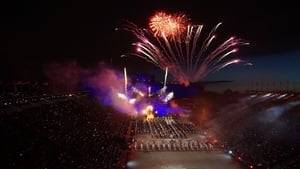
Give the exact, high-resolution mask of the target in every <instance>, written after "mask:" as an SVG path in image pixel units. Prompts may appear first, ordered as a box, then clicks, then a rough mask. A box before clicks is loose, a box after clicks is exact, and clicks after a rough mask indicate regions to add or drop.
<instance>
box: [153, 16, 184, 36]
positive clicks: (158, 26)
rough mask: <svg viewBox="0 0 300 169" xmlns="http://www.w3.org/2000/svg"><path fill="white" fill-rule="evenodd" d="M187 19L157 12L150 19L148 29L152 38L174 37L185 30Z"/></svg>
mask: <svg viewBox="0 0 300 169" xmlns="http://www.w3.org/2000/svg"><path fill="white" fill-rule="evenodd" d="M187 21H188V19H187V17H186V16H185V15H184V14H176V15H170V14H166V13H165V12H157V13H156V14H155V15H154V16H152V17H151V18H150V22H149V27H150V29H151V30H152V31H153V34H154V36H160V37H163V36H166V37H171V36H176V35H180V34H181V33H182V32H184V31H185V29H186V24H187Z"/></svg>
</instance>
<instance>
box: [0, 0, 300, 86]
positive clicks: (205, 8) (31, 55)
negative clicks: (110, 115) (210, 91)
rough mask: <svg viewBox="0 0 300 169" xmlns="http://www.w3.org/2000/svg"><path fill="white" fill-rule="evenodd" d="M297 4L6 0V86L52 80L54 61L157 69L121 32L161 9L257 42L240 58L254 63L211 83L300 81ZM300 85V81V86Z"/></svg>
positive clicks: (2, 70) (2, 31) (2, 32)
mask: <svg viewBox="0 0 300 169" xmlns="http://www.w3.org/2000/svg"><path fill="white" fill-rule="evenodd" d="M297 6H298V5H297V4H296V1H290V2H289V1H287V0H286V1H270V2H269V3H267V2H264V3H261V1H254V0H251V1H230V0H229V1H223V2H219V1H209V2H206V1H203V2H201V1H180V2H177V1H147V2H144V1H128V2H127V1H121V2H119V1H108V2H105V1H100V0H98V1H36V0H34V1H24V0H21V1H6V2H1V5H0V13H1V16H0V20H1V22H0V24H1V25H0V38H1V40H0V42H1V45H0V55H1V62H0V63H1V65H0V77H1V78H0V82H1V81H2V82H5V81H12V80H31V81H32V80H40V79H44V74H43V69H45V67H47V65H48V64H49V63H53V62H58V63H67V62H70V61H76V62H77V63H78V64H79V66H81V67H86V68H88V67H92V66H94V65H95V64H96V63H98V62H100V61H105V62H108V63H112V64H113V65H114V66H115V67H116V68H121V67H124V66H126V67H130V68H132V71H139V70H140V67H137V66H136V65H139V66H140V65H144V66H143V69H142V70H141V71H145V70H146V69H148V68H149V69H150V68H151V67H152V66H153V65H149V64H148V63H146V62H145V61H143V60H140V59H138V58H136V59H133V58H130V59H127V60H124V59H121V58H120V56H121V55H122V54H124V53H128V52H130V51H132V50H133V47H132V46H131V43H132V42H133V36H132V35H131V34H130V33H128V32H120V31H115V28H116V27H118V26H120V23H121V22H122V20H124V19H126V20H130V21H132V22H134V23H136V24H137V25H138V26H140V27H145V28H147V26H148V19H149V17H150V16H151V15H153V13H154V12H156V11H165V12H169V13H176V12H184V13H186V14H187V16H188V17H189V18H190V19H191V21H192V22H193V23H195V24H196V23H199V24H200V23H201V24H205V26H207V27H210V28H212V27H213V26H215V25H216V24H217V23H218V22H223V25H222V27H221V28H220V30H221V32H222V33H224V34H225V35H228V36H231V35H236V36H238V37H240V38H243V39H247V40H249V41H250V43H251V44H250V45H249V46H243V47H241V48H240V51H239V52H238V53H237V54H235V55H238V57H239V58H241V59H243V60H247V61H249V62H251V63H252V64H253V66H239V65H233V66H231V67H227V68H225V69H224V70H222V71H220V72H217V73H214V74H212V75H211V76H209V77H207V78H206V79H205V80H252V81H260V80H266V79H267V80H272V81H280V80H282V81H286V80H290V81H300V79H299V77H300V76H298V75H299V74H300V68H299V67H300V41H299V38H300V31H299V30H300V26H298V20H299V18H300V13H299V9H298V8H297ZM299 83H300V82H299Z"/></svg>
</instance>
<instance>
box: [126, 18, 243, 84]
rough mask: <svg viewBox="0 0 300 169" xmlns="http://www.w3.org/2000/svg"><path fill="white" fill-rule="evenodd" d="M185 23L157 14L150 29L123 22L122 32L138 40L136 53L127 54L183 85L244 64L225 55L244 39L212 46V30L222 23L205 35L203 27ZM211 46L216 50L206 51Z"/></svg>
mask: <svg viewBox="0 0 300 169" xmlns="http://www.w3.org/2000/svg"><path fill="white" fill-rule="evenodd" d="M186 21H187V19H186V18H185V15H182V14H181V15H169V14H165V13H157V14H156V15H154V16H153V17H152V18H151V19H150V29H151V30H150V29H144V28H139V27H138V26H137V25H135V24H134V23H131V22H126V24H125V25H124V26H123V29H124V30H127V31H130V32H132V33H133V34H134V35H135V36H136V37H137V38H138V40H139V41H138V42H136V43H132V45H134V46H136V49H137V52H136V53H130V54H128V55H134V56H137V57H140V58H142V59H144V60H145V61H148V62H150V63H152V64H154V65H156V66H157V67H159V68H160V69H162V70H165V69H166V68H168V72H169V73H170V74H171V76H172V77H173V78H174V79H175V80H176V81H178V82H179V83H181V84H185V85H186V86H187V85H189V83H190V82H197V81H200V80H201V79H203V78H204V77H206V76H207V75H208V74H210V73H212V72H216V71H219V70H221V69H223V68H225V67H227V66H229V65H231V64H236V63H240V62H244V61H243V60H240V59H237V58H231V59H230V58H229V55H231V54H232V53H235V52H237V50H238V49H237V47H238V46H241V45H248V44H249V43H248V42H246V41H245V40H243V39H239V38H236V37H230V38H228V39H227V40H225V41H224V42H223V43H220V44H216V42H215V39H216V31H217V29H218V28H219V27H220V25H221V24H222V23H218V24H217V25H216V26H215V27H213V29H212V30H211V31H210V32H209V33H208V35H207V36H202V34H203V33H202V32H203V29H204V25H186ZM174 25H175V26H174ZM213 43H214V46H217V47H216V48H214V49H210V46H212V44H213Z"/></svg>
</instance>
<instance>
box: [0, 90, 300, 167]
mask: <svg viewBox="0 0 300 169" xmlns="http://www.w3.org/2000/svg"><path fill="white" fill-rule="evenodd" d="M31 89H32V88H31ZM4 93H5V92H2V94H1V100H0V105H1V106H0V110H1V111H0V112H1V113H0V115H1V119H0V126H1V127H0V130H1V133H2V138H1V153H2V154H1V156H2V159H1V168H5V169H15V168H26V169H27V168H28V169H29V168H30V169H35V168H48V169H49V168H66V169H71V168H72V169H84V168H86V169H99V168H104V169H105V168H111V169H121V168H139V167H132V166H131V165H130V164H131V162H132V160H133V159H134V158H136V159H140V160H142V161H143V160H144V159H143V158H144V157H147V156H144V154H143V153H147V154H149V155H151V154H152V157H151V158H153V159H154V157H159V158H163V157H164V156H160V155H159V153H163V154H164V155H166V154H168V157H171V156H172V154H176V153H177V154H178V153H179V154H180V153H181V155H182V156H185V157H182V158H183V159H185V160H186V161H189V160H191V158H189V159H187V158H186V156H195V157H197V158H198V156H199V155H201V157H205V158H208V155H209V154H210V155H213V154H214V153H218V154H223V155H224V156H225V155H226V156H229V157H230V158H231V159H232V160H233V161H234V162H236V163H238V164H239V165H240V166H241V167H242V168H264V169H265V168H270V169H277V168H278V169H279V168H281V169H293V168H299V161H300V150H299V142H300V140H299V138H300V137H299V132H298V131H299V129H300V126H299V124H300V123H299V120H300V119H299V110H300V96H299V94H297V93H263V92H260V93H243V94H238V93H231V95H230V93H225V94H213V93H209V92H202V93H200V94H198V95H197V96H192V97H189V98H187V97H184V98H182V99H177V100H176V101H177V102H178V104H179V105H180V106H183V107H185V108H188V107H189V108H190V109H191V110H192V112H191V114H190V115H189V116H181V115H180V114H173V115H168V116H165V117H155V118H152V119H148V120H147V119H144V118H141V117H139V118H137V117H131V116H128V115H126V114H122V113H120V112H118V111H116V110H115V109H114V108H112V107H110V106H106V105H103V104H101V103H99V101H98V100H97V99H96V98H94V97H93V96H91V95H90V94H89V93H88V92H87V91H76V92H71V93H60V94H57V93H56V94H53V93H43V94H39V92H36V94H34V95H24V94H22V93H21V94H18V95H15V94H14V93H11V94H10V95H7V94H4ZM8 96H9V97H8ZM12 96H13V97H12ZM224 98H227V99H224ZM228 98H230V99H229V100H228ZM199 101H200V102H199ZM207 105H209V106H207ZM198 109H199V110H200V109H201V111H198V112H197V110H198ZM204 110H205V111H204ZM204 112H205V113H207V112H210V113H209V115H208V116H207V117H206V119H205V120H203V119H201V118H198V117H199V116H198V115H195V113H196V114H203V113H204ZM193 113H194V114H193ZM137 155H138V156H137ZM142 157H143V158H142ZM174 157H175V156H174ZM141 158H142V159H141ZM148 160H149V159H148ZM176 160H177V161H172V160H169V163H172V162H173V163H176V162H178V161H180V160H178V159H177V157H176ZM197 160H198V161H199V160H203V159H197ZM158 163H159V162H158ZM165 163H166V161H164V164H165ZM182 163H184V162H182ZM184 164H185V163H184ZM195 165H196V167H200V166H197V165H201V164H199V163H195V164H194V167H195ZM205 165H208V164H205ZM146 166H147V165H145V164H143V165H141V166H140V167H143V168H145V167H146ZM219 167H220V166H219Z"/></svg>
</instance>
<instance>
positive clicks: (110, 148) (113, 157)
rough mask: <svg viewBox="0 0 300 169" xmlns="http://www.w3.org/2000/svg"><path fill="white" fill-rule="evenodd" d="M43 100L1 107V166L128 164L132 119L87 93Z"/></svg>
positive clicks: (89, 168)
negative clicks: (100, 102)
mask: <svg viewBox="0 0 300 169" xmlns="http://www.w3.org/2000/svg"><path fill="white" fill-rule="evenodd" d="M41 98H44V96H41V97H40V98H38V99H39V100H37V101H35V102H31V101H30V100H28V104H26V106H24V104H20V103H16V102H13V103H11V104H10V105H6V107H4V108H3V107H2V109H1V118H0V119H1V121H0V126H1V127H0V130H1V134H2V138H1V154H2V159H1V161H2V162H1V168H6V169H15V168H28V169H29V168H30V169H35V168H47V169H50V168H53V169H57V168H66V169H71V168H72V169H77V168H78V169H81V168H82V169H84V168H86V169H99V168H103V169H105V168H113V169H118V168H124V166H125V163H126V155H127V153H128V151H129V148H128V141H129V140H130V139H131V138H130V137H131V130H130V129H129V126H130V123H131V119H130V117H128V116H125V115H122V114H120V113H117V112H116V111H115V110H113V109H112V108H110V107H107V106H104V105H100V104H99V103H98V101H97V100H96V99H94V98H92V97H90V96H88V95H75V94H74V95H63V96H61V97H55V98H53V97H51V98H44V99H42V100H41ZM16 107H17V108H18V109H17V110H18V111H11V110H16V109H14V108H16ZM8 110H10V111H8Z"/></svg>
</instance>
